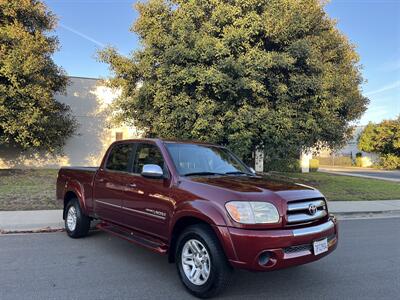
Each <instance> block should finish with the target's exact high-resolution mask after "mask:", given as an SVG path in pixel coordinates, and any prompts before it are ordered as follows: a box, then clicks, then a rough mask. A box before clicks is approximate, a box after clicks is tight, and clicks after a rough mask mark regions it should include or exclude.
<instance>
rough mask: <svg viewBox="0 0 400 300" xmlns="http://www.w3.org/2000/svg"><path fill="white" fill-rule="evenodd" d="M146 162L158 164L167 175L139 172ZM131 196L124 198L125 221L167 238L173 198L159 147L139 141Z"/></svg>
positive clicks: (167, 172)
mask: <svg viewBox="0 0 400 300" xmlns="http://www.w3.org/2000/svg"><path fill="white" fill-rule="evenodd" d="M146 164H155V165H159V166H160V167H161V168H162V169H163V170H164V178H161V179H153V178H146V177H143V176H142V175H140V173H141V172H142V169H143V166H144V165H146ZM132 175H133V176H134V177H133V179H132V183H133V184H134V186H132V187H131V192H130V195H129V197H126V198H125V199H124V200H123V209H124V212H125V220H126V221H125V222H126V224H128V225H129V226H130V227H132V228H135V229H137V230H140V231H143V232H146V233H148V234H152V235H155V236H158V237H160V238H162V239H167V235H168V226H167V224H168V220H169V217H170V215H169V214H170V212H172V211H173V207H174V204H175V202H174V200H173V199H172V198H170V187H169V186H170V173H169V171H168V168H167V166H166V164H165V162H164V158H163V156H162V154H161V151H160V149H159V148H158V147H157V146H156V145H155V144H152V143H138V144H137V146H136V151H135V157H134V160H133V169H132Z"/></svg>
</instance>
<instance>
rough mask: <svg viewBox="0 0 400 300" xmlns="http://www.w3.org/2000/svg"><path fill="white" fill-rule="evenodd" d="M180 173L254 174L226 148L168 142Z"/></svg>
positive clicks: (186, 174) (169, 149)
mask: <svg viewBox="0 0 400 300" xmlns="http://www.w3.org/2000/svg"><path fill="white" fill-rule="evenodd" d="M166 146H167V149H168V151H169V153H170V155H171V157H172V160H173V161H174V164H175V167H176V169H177V170H178V173H179V175H183V176H190V175H227V174H232V175H236V174H238V175H240V174H244V175H253V174H251V172H250V171H249V169H248V168H247V167H246V165H245V164H244V163H242V162H241V161H240V160H239V159H237V158H236V157H235V156H234V155H233V154H232V153H230V152H229V151H228V150H227V149H225V148H220V147H215V146H206V145H196V144H180V143H166Z"/></svg>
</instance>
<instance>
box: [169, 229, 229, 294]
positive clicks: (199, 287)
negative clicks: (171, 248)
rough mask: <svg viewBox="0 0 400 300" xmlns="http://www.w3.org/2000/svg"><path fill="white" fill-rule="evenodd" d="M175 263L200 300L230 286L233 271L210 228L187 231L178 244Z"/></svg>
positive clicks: (183, 280) (181, 276) (184, 281)
mask: <svg viewBox="0 0 400 300" xmlns="http://www.w3.org/2000/svg"><path fill="white" fill-rule="evenodd" d="M175 261H176V264H177V268H178V273H179V276H180V279H181V281H182V283H183V284H184V285H185V287H186V288H187V289H188V290H189V292H190V293H192V294H193V295H194V296H196V297H200V298H208V297H212V296H215V295H216V294H218V293H219V292H221V291H222V290H223V289H224V288H226V287H227V285H228V284H229V280H230V277H231V274H232V267H231V266H230V265H229V263H228V261H227V259H226V257H225V255H224V251H223V249H222V247H221V245H220V243H219V240H218V238H217V237H216V236H215V233H214V232H213V231H212V229H211V228H209V227H208V226H207V225H203V224H198V225H193V226H190V227H188V228H187V229H185V230H184V232H183V233H182V234H181V236H180V237H179V240H178V243H177V249H176V259H175Z"/></svg>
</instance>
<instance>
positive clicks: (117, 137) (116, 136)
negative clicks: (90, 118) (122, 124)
mask: <svg viewBox="0 0 400 300" xmlns="http://www.w3.org/2000/svg"><path fill="white" fill-rule="evenodd" d="M123 138H124V133H123V132H120V131H118V132H116V133H115V140H116V141H120V140H122V139H123Z"/></svg>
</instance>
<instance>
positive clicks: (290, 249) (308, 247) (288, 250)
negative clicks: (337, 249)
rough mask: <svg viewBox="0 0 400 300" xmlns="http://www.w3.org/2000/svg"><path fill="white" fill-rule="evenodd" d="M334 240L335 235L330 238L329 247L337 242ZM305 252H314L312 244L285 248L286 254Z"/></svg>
mask: <svg viewBox="0 0 400 300" xmlns="http://www.w3.org/2000/svg"><path fill="white" fill-rule="evenodd" d="M334 239H336V235H335V234H332V235H330V236H328V247H330V246H331V244H332V243H334V242H335V241H334ZM304 251H309V252H313V245H312V244H304V245H296V246H291V247H286V248H283V252H284V253H285V254H297V253H299V252H304ZM299 254H300V253H299Z"/></svg>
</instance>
